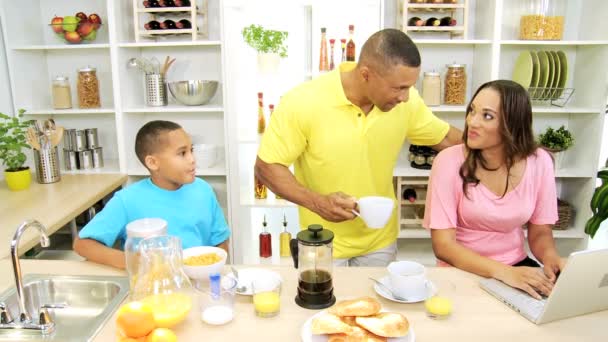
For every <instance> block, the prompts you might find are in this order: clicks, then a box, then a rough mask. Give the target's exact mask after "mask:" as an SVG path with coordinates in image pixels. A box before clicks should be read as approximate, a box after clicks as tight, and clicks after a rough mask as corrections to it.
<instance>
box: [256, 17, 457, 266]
mask: <svg viewBox="0 0 608 342" xmlns="http://www.w3.org/2000/svg"><path fill="white" fill-rule="evenodd" d="M419 73H420V54H419V52H418V49H417V47H416V45H415V44H414V43H413V42H412V40H411V39H410V38H409V37H408V36H407V35H406V34H405V33H403V32H401V31H399V30H395V29H385V30H382V31H379V32H376V33H375V34H373V35H372V36H371V37H370V38H369V39H368V40H367V41H366V42H365V44H364V45H363V48H362V51H361V56H360V61H359V63H358V64H356V63H353V62H351V63H342V64H341V65H340V67H339V69H338V70H334V71H332V72H329V73H327V74H326V75H323V76H320V77H318V78H316V79H315V80H313V81H310V82H306V83H303V84H301V85H299V86H297V87H295V88H294V89H292V90H290V91H289V92H288V93H287V94H285V95H284V96H283V97H282V98H281V102H280V104H279V105H278V107H277V108H276V110H275V111H274V113H273V115H272V118H271V120H270V124H269V126H268V128H267V129H266V132H265V133H264V137H263V138H262V142H261V145H260V149H259V151H258V158H257V160H256V165H255V173H256V177H258V178H259V179H260V180H261V181H262V182H263V183H264V184H266V185H267V186H268V188H270V189H271V190H272V191H273V192H274V193H275V194H278V195H280V196H281V197H283V198H285V199H287V200H289V201H291V202H293V203H296V204H298V205H299V215H300V226H301V227H302V228H304V229H305V228H306V227H308V225H309V224H313V223H319V224H322V225H323V227H325V228H328V229H330V230H332V231H333V232H334V234H335V239H334V258H335V260H336V265H350V266H384V265H387V264H388V263H389V262H391V261H393V260H395V258H396V253H397V245H396V240H397V235H398V232H399V225H398V222H397V212H396V210H393V214H392V217H391V219H390V221H389V222H388V224H387V226H386V227H385V228H383V229H370V228H368V227H367V226H366V225H365V223H364V222H363V220H361V219H360V218H355V215H353V213H352V211H351V209H354V208H355V207H356V203H355V201H356V198H359V197H363V196H385V197H390V198H393V199H394V198H395V192H394V190H393V169H394V167H395V164H396V162H397V158H398V155H399V152H400V150H401V148H402V147H403V143H404V142H405V140H406V139H409V140H410V141H411V142H412V143H414V144H416V145H430V146H433V147H434V148H436V149H438V150H440V149H443V148H445V147H448V146H451V145H453V144H457V143H460V142H461V136H462V133H461V132H460V131H459V130H458V129H455V128H453V127H450V125H449V124H447V123H446V122H444V121H441V120H439V119H438V118H437V117H435V116H434V115H433V113H432V112H431V111H430V110H429V108H428V107H427V106H426V105H425V104H424V102H423V101H422V99H421V98H420V96H419V95H418V92H417V91H416V89H414V84H415V83H416V80H417V78H418V75H419ZM294 163H295V177H294V175H293V174H292V173H291V172H290V171H289V169H288V167H289V166H290V165H291V164H294Z"/></svg>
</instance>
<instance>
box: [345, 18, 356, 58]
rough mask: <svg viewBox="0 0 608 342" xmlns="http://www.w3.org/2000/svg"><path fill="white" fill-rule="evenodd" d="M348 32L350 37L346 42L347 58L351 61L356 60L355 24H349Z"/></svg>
mask: <svg viewBox="0 0 608 342" xmlns="http://www.w3.org/2000/svg"><path fill="white" fill-rule="evenodd" d="M348 33H349V35H350V39H349V40H348V43H346V60H347V61H349V62H354V61H355V42H354V41H353V34H354V33H355V25H348Z"/></svg>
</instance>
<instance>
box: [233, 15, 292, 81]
mask: <svg viewBox="0 0 608 342" xmlns="http://www.w3.org/2000/svg"><path fill="white" fill-rule="evenodd" d="M241 33H242V35H243V39H244V40H245V43H247V44H248V45H249V46H251V47H252V48H254V49H255V50H256V51H257V52H258V69H259V70H260V71H266V72H269V71H276V69H277V67H278V65H279V61H280V59H281V58H284V57H287V43H286V41H287V36H288V33H287V31H276V30H267V29H265V28H263V27H262V26H260V25H255V24H251V25H249V26H247V27H245V28H243V31H241Z"/></svg>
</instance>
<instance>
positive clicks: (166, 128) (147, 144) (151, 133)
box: [135, 120, 182, 166]
mask: <svg viewBox="0 0 608 342" xmlns="http://www.w3.org/2000/svg"><path fill="white" fill-rule="evenodd" d="M181 128H182V126H180V125H178V124H176V123H175V122H171V121H163V120H156V121H150V122H148V123H146V124H145V125H143V127H142V128H140V129H139V131H138V132H137V136H136V137H135V154H136V155H137V159H139V161H140V162H141V163H142V164H143V165H144V166H146V162H145V160H146V156H149V155H150V154H152V153H155V152H158V151H159V149H160V147H162V145H163V141H162V134H163V133H167V132H172V131H175V130H178V129H181Z"/></svg>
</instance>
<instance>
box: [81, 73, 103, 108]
mask: <svg viewBox="0 0 608 342" xmlns="http://www.w3.org/2000/svg"><path fill="white" fill-rule="evenodd" d="M78 107H79V108H99V107H101V101H100V99H99V80H98V79H97V70H96V69H95V68H91V67H86V68H82V69H79V70H78Z"/></svg>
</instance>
